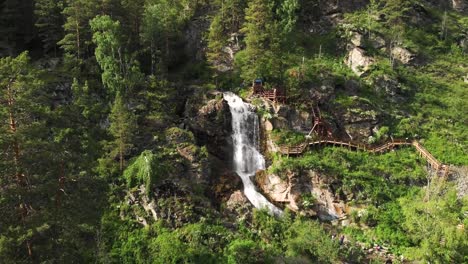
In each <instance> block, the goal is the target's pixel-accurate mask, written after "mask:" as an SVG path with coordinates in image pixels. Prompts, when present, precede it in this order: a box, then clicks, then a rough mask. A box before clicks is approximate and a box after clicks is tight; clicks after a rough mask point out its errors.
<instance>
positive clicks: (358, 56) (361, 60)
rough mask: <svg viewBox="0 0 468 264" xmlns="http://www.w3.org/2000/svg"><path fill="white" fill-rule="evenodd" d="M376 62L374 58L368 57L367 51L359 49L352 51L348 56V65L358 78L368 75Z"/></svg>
mask: <svg viewBox="0 0 468 264" xmlns="http://www.w3.org/2000/svg"><path fill="white" fill-rule="evenodd" d="M374 62H375V60H374V58H372V57H369V56H366V55H365V51H364V50H363V49H361V48H359V47H355V48H353V49H351V50H350V51H349V54H348V59H347V60H346V64H347V65H348V66H349V67H350V68H351V70H353V72H354V73H356V74H357V75H358V76H362V75H363V74H364V73H366V72H367V71H368V70H369V68H370V66H371V65H372V64H374Z"/></svg>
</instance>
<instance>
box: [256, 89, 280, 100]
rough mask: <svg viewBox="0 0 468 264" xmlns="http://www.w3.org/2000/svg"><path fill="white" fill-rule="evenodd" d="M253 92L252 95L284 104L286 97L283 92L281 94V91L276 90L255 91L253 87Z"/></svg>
mask: <svg viewBox="0 0 468 264" xmlns="http://www.w3.org/2000/svg"><path fill="white" fill-rule="evenodd" d="M253 91H254V95H258V96H260V97H262V98H265V99H267V100H271V101H273V102H280V103H286V95H285V94H284V93H283V92H281V90H278V89H276V88H275V89H272V90H263V89H258V88H257V89H256V88H255V87H254V89H253Z"/></svg>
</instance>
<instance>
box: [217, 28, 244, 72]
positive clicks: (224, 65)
mask: <svg viewBox="0 0 468 264" xmlns="http://www.w3.org/2000/svg"><path fill="white" fill-rule="evenodd" d="M239 39H240V35H239V34H238V33H233V34H231V38H230V39H229V41H228V43H227V45H226V46H224V47H223V49H222V51H223V53H222V55H221V56H220V57H218V58H217V59H216V60H215V61H214V62H213V64H214V65H213V66H214V67H215V68H216V69H217V70H218V71H220V72H227V71H231V70H232V69H233V67H234V56H235V55H236V53H237V52H239V51H240V50H241V46H240V43H239Z"/></svg>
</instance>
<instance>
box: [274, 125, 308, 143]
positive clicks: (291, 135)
mask: <svg viewBox="0 0 468 264" xmlns="http://www.w3.org/2000/svg"><path fill="white" fill-rule="evenodd" d="M271 137H272V139H273V140H274V142H275V143H276V144H278V145H287V146H297V145H299V144H301V143H304V142H305V140H306V138H305V135H304V134H303V133H299V132H295V131H290V130H280V129H274V130H273V131H271Z"/></svg>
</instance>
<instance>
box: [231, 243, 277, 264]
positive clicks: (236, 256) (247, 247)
mask: <svg viewBox="0 0 468 264" xmlns="http://www.w3.org/2000/svg"><path fill="white" fill-rule="evenodd" d="M227 263H228V264H237V263H249V264H250V263H269V262H268V261H266V256H265V255H264V252H263V251H262V249H261V248H260V247H259V245H258V244H257V243H255V242H254V241H252V240H244V239H238V240H233V241H232V242H231V243H229V246H228V248H227Z"/></svg>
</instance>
